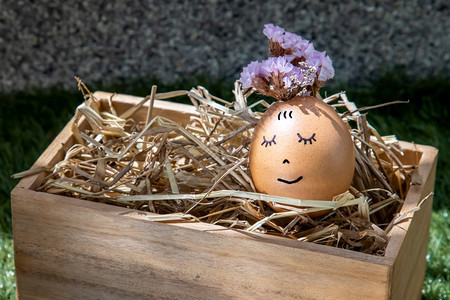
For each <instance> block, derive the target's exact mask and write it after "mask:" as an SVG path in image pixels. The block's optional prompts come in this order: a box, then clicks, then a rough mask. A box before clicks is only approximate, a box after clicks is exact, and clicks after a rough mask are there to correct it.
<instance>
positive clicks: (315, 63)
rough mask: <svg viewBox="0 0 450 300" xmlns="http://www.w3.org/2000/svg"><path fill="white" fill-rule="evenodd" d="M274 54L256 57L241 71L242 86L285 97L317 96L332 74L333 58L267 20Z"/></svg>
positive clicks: (267, 31)
mask: <svg viewBox="0 0 450 300" xmlns="http://www.w3.org/2000/svg"><path fill="white" fill-rule="evenodd" d="M263 33H264V35H265V36H267V38H269V51H270V54H271V55H272V57H269V58H268V59H266V60H263V61H261V62H259V61H253V62H251V63H250V64H249V65H248V66H246V67H245V68H244V69H243V70H242V73H241V77H240V79H239V81H240V82H241V83H242V87H243V88H250V87H254V88H255V89H256V90H258V92H259V93H261V94H263V95H266V96H270V97H273V98H275V99H277V100H281V101H286V100H289V99H292V98H294V97H296V96H302V95H303V96H305V95H312V96H316V95H317V91H318V90H319V88H321V87H322V86H323V85H324V84H325V82H326V81H327V80H328V79H330V78H333V76H334V69H333V66H332V64H331V59H330V57H329V56H327V55H326V53H325V51H324V52H319V51H316V50H315V49H314V46H313V44H312V43H311V42H309V41H308V40H305V39H303V38H302V37H301V36H299V35H296V34H294V33H291V32H287V31H285V30H284V29H283V28H281V27H279V26H275V25H273V24H266V25H265V26H264V30H263Z"/></svg>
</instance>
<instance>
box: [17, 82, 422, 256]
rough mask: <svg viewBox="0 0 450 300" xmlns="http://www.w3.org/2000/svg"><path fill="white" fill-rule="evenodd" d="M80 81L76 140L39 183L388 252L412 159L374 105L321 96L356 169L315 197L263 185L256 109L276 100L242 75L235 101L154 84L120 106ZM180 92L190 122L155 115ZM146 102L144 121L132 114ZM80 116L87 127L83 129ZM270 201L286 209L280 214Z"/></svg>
mask: <svg viewBox="0 0 450 300" xmlns="http://www.w3.org/2000/svg"><path fill="white" fill-rule="evenodd" d="M79 88H80V90H81V91H82V92H83V95H84V97H85V100H86V101H85V102H84V103H83V104H82V105H80V106H79V107H78V109H77V112H76V115H75V122H74V127H73V130H72V131H73V134H74V136H75V138H76V140H77V143H76V144H75V145H73V146H72V147H71V148H70V149H69V150H68V151H67V152H66V155H65V158H64V159H63V160H62V161H60V162H58V163H57V164H56V165H55V166H48V171H49V172H50V174H49V175H48V176H47V178H46V179H45V181H44V182H43V184H42V185H41V186H40V187H39V188H38V190H39V191H45V192H48V193H54V194H60V195H65V196H69V197H77V198H81V199H86V200H91V201H98V202H104V203H108V204H113V205H119V206H123V207H128V208H132V209H137V210H142V211H146V212H149V214H148V218H149V219H151V220H154V221H164V222H170V221H177V222H179V221H185V222H198V221H201V222H208V223H213V224H218V225H222V226H225V227H229V228H237V229H242V230H247V231H258V232H262V233H267V234H274V235H279V236H285V237H287V238H292V239H296V240H299V241H306V242H313V243H320V244H325V245H330V246H334V247H340V248H345V249H351V250H355V251H361V252H364V253H370V254H375V255H383V254H384V250H385V248H386V245H387V243H388V240H389V239H388V233H389V231H390V230H391V229H392V226H393V224H394V223H395V222H397V221H398V218H401V216H398V212H399V211H400V208H401V205H402V202H403V200H402V199H404V197H405V195H406V193H407V189H408V186H409V183H410V173H411V171H412V170H413V169H414V166H403V165H402V164H401V162H400V160H399V159H398V158H397V156H396V154H395V153H401V149H399V148H398V144H397V141H396V139H395V137H393V136H388V137H381V136H380V135H379V134H378V133H377V131H376V130H375V129H374V128H373V127H371V126H370V124H369V123H368V122H367V120H366V116H365V115H364V114H363V113H362V111H363V110H365V109H368V108H364V109H358V108H357V107H356V106H355V104H354V103H352V102H350V101H349V100H348V99H347V97H346V95H345V93H343V92H342V93H338V94H335V95H332V96H331V97H328V98H326V99H324V101H325V102H327V103H330V104H332V105H333V106H335V107H341V110H342V109H345V110H346V111H345V112H344V113H342V114H341V117H342V119H343V120H344V121H345V122H347V123H348V124H349V130H350V131H351V134H352V136H353V139H354V145H355V150H356V151H355V152H356V167H355V176H354V179H353V183H352V186H351V188H350V190H349V191H348V192H346V193H344V194H341V195H337V196H336V197H335V198H334V199H333V201H317V200H316V201H313V200H308V199H302V200H299V199H292V198H285V197H278V196H271V195H266V194H260V193H257V192H256V190H255V188H254V185H253V183H252V180H251V176H250V172H249V169H248V154H249V150H248V147H249V144H250V140H251V137H252V132H253V129H254V126H255V125H256V123H257V121H258V119H259V118H260V117H261V113H259V112H255V111H254V110H253V108H254V107H255V106H257V105H262V106H265V107H269V104H268V103H266V102H265V101H264V100H261V101H258V102H256V103H254V104H253V105H251V106H248V105H247V98H248V97H249V96H250V95H251V94H252V93H253V92H254V91H253V90H242V89H241V86H240V84H239V83H238V82H237V83H236V84H235V87H234V95H235V99H234V101H233V102H228V101H225V100H223V99H220V98H218V97H215V96H213V95H210V94H209V92H208V91H207V90H206V89H205V88H203V87H198V88H193V89H191V90H190V91H175V92H171V93H160V94H158V93H156V87H155V86H154V87H153V89H152V93H151V95H149V96H147V97H145V98H144V99H143V100H142V101H141V102H140V103H138V104H137V105H135V106H134V107H132V108H130V109H129V110H128V111H125V112H122V113H120V114H119V113H118V112H117V111H116V109H115V104H114V96H112V97H111V98H110V99H96V98H95V97H94V95H93V94H92V93H91V92H90V91H89V90H88V89H87V88H86V86H85V85H84V84H83V83H82V82H81V81H79ZM180 95H186V96H187V97H189V98H190V100H191V101H192V103H193V105H195V107H196V108H197V111H198V115H195V116H192V117H191V122H190V124H188V125H187V126H181V125H180V124H178V123H177V120H170V119H167V118H165V117H163V116H154V115H153V112H152V107H153V101H154V99H165V98H171V97H176V96H180ZM102 101H103V105H101V102H102ZM105 102H106V106H105V105H104V103H105ZM146 102H149V106H148V107H149V108H148V112H147V118H146V120H134V119H131V118H130V116H131V115H133V113H134V112H135V111H136V110H139V109H146V108H144V107H143V104H144V103H146ZM102 107H103V108H102ZM105 107H106V109H105ZM82 118H86V119H87V121H88V122H89V125H90V129H89V130H88V131H83V132H80V130H79V129H78V127H77V124H78V123H79V122H80V120H82ZM31 172H32V170H31V171H30V173H31ZM21 175H22V176H24V175H27V174H26V173H25V174H21ZM268 201H271V202H276V203H277V204H278V205H281V206H284V207H286V208H288V209H289V211H287V212H282V213H275V212H274V211H273V210H272V209H271V208H270V206H269V205H267V202H268ZM288 205H296V206H297V207H298V206H301V207H302V208H294V207H291V206H288ZM323 210H326V211H328V213H327V214H326V215H325V216H323V217H321V218H320V219H312V218H311V217H310V216H309V215H308V214H306V213H308V212H314V211H323ZM152 213H154V214H152ZM395 216H396V217H395Z"/></svg>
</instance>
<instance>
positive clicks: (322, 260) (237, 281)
mask: <svg viewBox="0 0 450 300" xmlns="http://www.w3.org/2000/svg"><path fill="white" fill-rule="evenodd" d="M42 194H43V193H36V192H33V191H16V192H15V193H14V195H13V198H14V199H13V212H14V213H13V217H14V219H13V230H14V239H15V253H16V269H17V271H16V272H17V273H16V276H17V287H18V290H19V291H20V294H21V295H22V296H24V297H25V296H30V297H34V296H35V295H37V297H38V298H39V296H42V297H45V298H47V299H58V298H59V299H60V298H67V299H80V298H108V299H125V298H129V299H138V298H150V297H155V298H165V297H167V298H170V299H180V298H185V297H188V298H189V297H191V298H192V297H193V298H198V299H211V298H214V299H221V298H224V299H225V298H238V299H239V298H240V299H252V298H253V299H256V298H273V299H283V298H300V299H302V298H303V299H324V298H326V299H339V298H345V299H362V298H364V299H368V298H371V299H386V297H387V293H388V288H387V287H388V279H389V278H388V274H389V266H386V265H377V264H373V263H368V262H363V261H356V260H352V259H347V258H342V257H336V256H331V255H326V254H323V253H320V252H313V251H308V250H304V249H301V248H295V247H287V246H283V245H278V244H274V243H266V242H261V241H260V240H258V239H257V238H253V237H251V236H247V235H243V234H239V233H236V232H235V234H233V231H232V230H227V231H226V232H227V234H221V233H220V232H222V231H223V230H219V231H215V230H211V231H199V230H192V229H188V228H184V227H182V226H173V225H168V224H160V223H155V222H150V221H144V220H137V219H133V218H129V217H126V216H125V214H126V212H127V211H128V210H126V209H123V208H118V207H112V206H110V205H103V204H99V203H92V202H91V203H88V202H87V201H82V200H77V199H71V198H67V197H57V196H54V195H51V197H48V198H43V199H42ZM84 204H87V205H84ZM212 228H214V229H215V228H217V227H215V226H213V227H212ZM259 236H260V235H259Z"/></svg>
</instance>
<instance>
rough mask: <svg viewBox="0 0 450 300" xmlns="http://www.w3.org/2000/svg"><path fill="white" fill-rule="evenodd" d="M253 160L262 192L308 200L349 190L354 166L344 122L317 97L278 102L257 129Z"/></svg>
mask: <svg viewBox="0 0 450 300" xmlns="http://www.w3.org/2000/svg"><path fill="white" fill-rule="evenodd" d="M249 159H250V171H251V174H252V178H253V181H254V183H255V186H256V188H257V190H258V191H259V192H261V193H266V194H272V195H278V196H285V197H293V198H298V199H305V200H331V199H332V198H333V197H334V196H335V195H338V194H340V193H343V192H345V191H346V190H348V188H349V187H350V184H351V182H352V178H353V172H354V166H355V153H354V147H353V141H352V138H351V136H350V133H349V131H348V129H347V127H346V125H345V123H344V122H343V121H342V120H341V118H340V117H339V116H338V114H337V113H336V112H335V111H334V109H333V108H332V107H331V106H329V105H328V104H326V103H325V102H323V101H322V100H319V99H317V98H314V97H296V98H294V99H291V100H288V101H285V102H276V103H275V104H273V105H272V106H271V107H270V108H269V109H268V110H267V111H266V113H265V114H264V115H263V117H262V118H261V120H260V121H259V123H258V125H257V126H256V128H255V132H254V136H253V139H252V142H251V145H250V156H249Z"/></svg>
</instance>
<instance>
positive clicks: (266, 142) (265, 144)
mask: <svg viewBox="0 0 450 300" xmlns="http://www.w3.org/2000/svg"><path fill="white" fill-rule="evenodd" d="M276 137H277V136H276V135H274V136H273V138H272V139H271V140H269V141H268V140H266V137H265V136H263V142H262V143H261V146H263V145H264V146H265V147H267V145H269V146H272V143H273V144H275V145H276V144H277V142H275V138H276Z"/></svg>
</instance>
